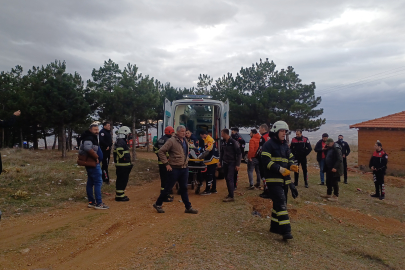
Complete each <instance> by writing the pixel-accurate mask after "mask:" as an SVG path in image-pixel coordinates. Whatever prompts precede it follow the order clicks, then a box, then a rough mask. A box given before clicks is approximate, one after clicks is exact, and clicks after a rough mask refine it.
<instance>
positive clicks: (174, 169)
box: [153, 125, 198, 214]
mask: <svg viewBox="0 0 405 270" xmlns="http://www.w3.org/2000/svg"><path fill="white" fill-rule="evenodd" d="M185 136H186V127H185V126H182V125H180V126H178V127H177V129H176V134H174V135H173V136H172V137H171V138H170V139H169V140H167V142H166V143H165V144H164V145H163V146H162V147H161V148H160V149H159V152H158V155H159V158H160V160H161V161H162V163H163V164H164V165H165V166H166V170H167V181H166V186H165V188H164V190H163V192H161V193H160V196H159V198H158V199H157V201H156V203H155V204H154V205H153V207H154V208H155V209H156V211H157V212H158V213H164V212H165V211H164V210H163V208H162V204H163V202H164V200H165V199H166V198H167V196H168V195H169V190H171V189H172V188H173V186H174V184H175V183H176V182H179V191H180V194H181V199H182V201H183V203H184V206H185V207H186V210H185V213H189V214H197V213H198V210H197V209H194V208H192V207H191V203H190V201H189V199H188V193H187V182H188V174H189V172H188V159H189V158H188V153H189V147H188V143H187V141H186V139H185ZM166 153H168V154H169V158H167V156H166Z"/></svg>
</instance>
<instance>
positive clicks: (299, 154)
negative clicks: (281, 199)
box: [290, 129, 312, 188]
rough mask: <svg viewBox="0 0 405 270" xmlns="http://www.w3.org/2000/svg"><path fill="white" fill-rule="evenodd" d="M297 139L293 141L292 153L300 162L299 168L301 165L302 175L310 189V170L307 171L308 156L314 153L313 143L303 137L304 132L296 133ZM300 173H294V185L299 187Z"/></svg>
mask: <svg viewBox="0 0 405 270" xmlns="http://www.w3.org/2000/svg"><path fill="white" fill-rule="evenodd" d="M295 135H296V136H295V138H293V139H292V140H291V146H290V149H291V153H292V154H293V155H294V157H295V158H296V160H297V162H298V164H297V165H298V167H299V166H300V164H301V167H302V173H303V175H304V182H305V187H306V188H308V169H307V156H308V155H309V153H311V151H312V146H311V143H310V142H309V139H308V138H307V137H304V136H302V130H301V129H297V130H296V131H295ZM298 178H299V172H296V173H294V185H295V186H298Z"/></svg>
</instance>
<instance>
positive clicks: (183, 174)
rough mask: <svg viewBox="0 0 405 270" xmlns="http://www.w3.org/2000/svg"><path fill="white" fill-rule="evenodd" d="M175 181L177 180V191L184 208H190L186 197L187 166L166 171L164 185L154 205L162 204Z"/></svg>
mask: <svg viewBox="0 0 405 270" xmlns="http://www.w3.org/2000/svg"><path fill="white" fill-rule="evenodd" d="M176 182H179V192H180V195H181V199H182V201H183V203H184V206H185V207H186V209H190V208H191V203H190V201H189V199H188V193H187V182H188V168H183V169H177V168H173V170H172V171H170V172H167V179H166V185H165V187H164V190H163V191H162V192H161V193H160V196H159V198H158V199H157V201H156V205H158V206H161V205H162V204H163V201H164V200H165V199H166V198H167V196H169V191H170V190H171V189H172V188H173V186H174V185H175V184H176Z"/></svg>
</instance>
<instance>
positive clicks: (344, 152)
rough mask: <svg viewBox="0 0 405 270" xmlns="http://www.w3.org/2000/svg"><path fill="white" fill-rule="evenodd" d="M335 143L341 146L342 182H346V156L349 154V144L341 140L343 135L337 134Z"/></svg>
mask: <svg viewBox="0 0 405 270" xmlns="http://www.w3.org/2000/svg"><path fill="white" fill-rule="evenodd" d="M336 143H337V144H339V145H340V147H342V157H343V174H344V183H345V184H347V157H348V156H349V154H350V146H349V144H348V143H347V142H345V141H344V140H343V135H339V137H338V140H337V142H336Z"/></svg>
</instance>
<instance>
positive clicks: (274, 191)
mask: <svg viewBox="0 0 405 270" xmlns="http://www.w3.org/2000/svg"><path fill="white" fill-rule="evenodd" d="M267 188H268V192H269V195H270V198H271V200H272V201H273V210H272V213H271V222H270V231H271V232H274V233H279V234H282V235H284V234H287V233H290V232H291V224H290V217H289V216H288V212H287V198H286V193H285V191H286V190H285V187H283V186H276V185H269V183H267Z"/></svg>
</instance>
